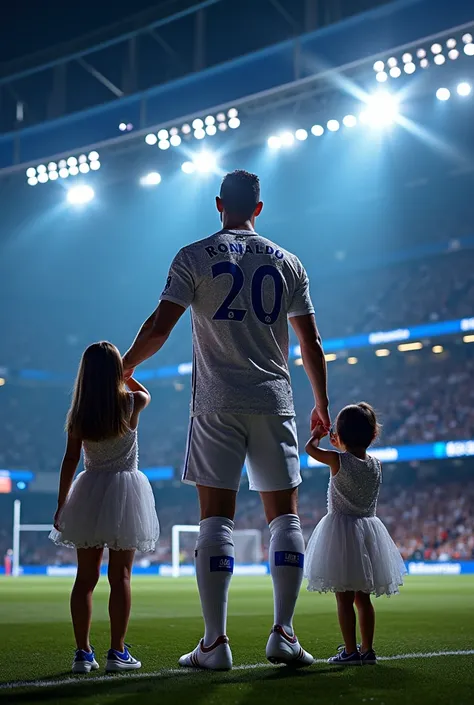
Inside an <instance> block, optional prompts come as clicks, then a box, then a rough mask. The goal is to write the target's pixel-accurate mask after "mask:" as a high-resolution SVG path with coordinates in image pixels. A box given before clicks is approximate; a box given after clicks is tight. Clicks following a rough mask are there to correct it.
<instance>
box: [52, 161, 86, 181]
mask: <svg viewBox="0 0 474 705" xmlns="http://www.w3.org/2000/svg"><path fill="white" fill-rule="evenodd" d="M79 171H80V172H81V174H88V173H89V171H90V166H89V164H87V162H85V163H82V164H79ZM53 173H54V172H53ZM49 178H51V176H50V177H49Z"/></svg>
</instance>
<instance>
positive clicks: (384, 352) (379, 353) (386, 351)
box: [375, 348, 390, 357]
mask: <svg viewBox="0 0 474 705" xmlns="http://www.w3.org/2000/svg"><path fill="white" fill-rule="evenodd" d="M375 354H376V355H377V357H388V356H389V355H390V350H389V349H388V348H378V350H376V351H375Z"/></svg>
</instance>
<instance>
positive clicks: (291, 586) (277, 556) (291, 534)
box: [268, 514, 304, 636]
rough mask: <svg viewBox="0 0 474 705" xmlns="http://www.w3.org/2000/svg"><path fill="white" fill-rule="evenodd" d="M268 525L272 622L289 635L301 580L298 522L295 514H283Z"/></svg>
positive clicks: (299, 528)
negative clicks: (271, 584)
mask: <svg viewBox="0 0 474 705" xmlns="http://www.w3.org/2000/svg"><path fill="white" fill-rule="evenodd" d="M268 526H269V529H270V536H271V538H270V547H269V562H270V573H271V576H272V580H273V601H274V623H275V624H279V625H280V626H282V627H283V629H284V630H285V631H286V632H287V633H288V634H289V636H293V614H294V611H295V605H296V600H297V599H298V595H299V591H300V587H301V582H302V580H303V561H304V539H303V534H302V532H301V524H300V520H299V518H298V517H297V516H296V514H283V515H282V516H279V517H277V518H276V519H274V520H273V521H272V522H270V524H269V525H268Z"/></svg>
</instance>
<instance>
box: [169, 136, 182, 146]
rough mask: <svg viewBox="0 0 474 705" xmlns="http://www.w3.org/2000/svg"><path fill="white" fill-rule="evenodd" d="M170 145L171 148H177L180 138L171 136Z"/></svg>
mask: <svg viewBox="0 0 474 705" xmlns="http://www.w3.org/2000/svg"><path fill="white" fill-rule="evenodd" d="M170 144H171V146H172V147H179V145H180V144H181V137H180V136H179V135H171V137H170Z"/></svg>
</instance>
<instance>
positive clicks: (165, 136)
mask: <svg viewBox="0 0 474 705" xmlns="http://www.w3.org/2000/svg"><path fill="white" fill-rule="evenodd" d="M168 137H169V134H168V130H160V131H159V132H158V139H159V140H161V141H164V140H167V139H168Z"/></svg>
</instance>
